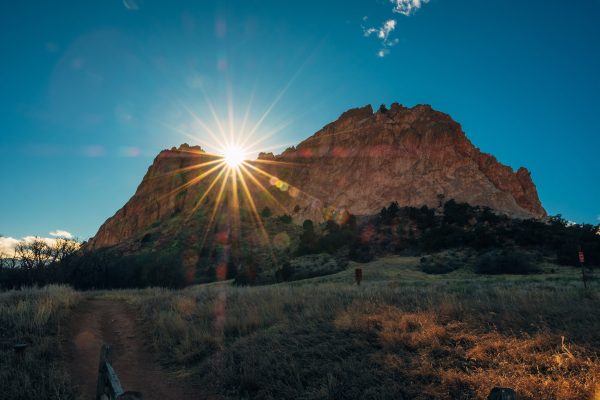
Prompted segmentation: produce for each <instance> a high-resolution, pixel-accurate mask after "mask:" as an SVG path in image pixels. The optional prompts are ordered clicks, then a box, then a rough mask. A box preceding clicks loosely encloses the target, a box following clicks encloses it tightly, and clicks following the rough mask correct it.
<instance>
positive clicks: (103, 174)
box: [0, 0, 600, 239]
mask: <svg viewBox="0 0 600 400" xmlns="http://www.w3.org/2000/svg"><path fill="white" fill-rule="evenodd" d="M191 3H194V4H191ZM409 5H413V6H415V7H414V8H413V9H409V8H406V6H409ZM599 20H600V1H598V0H579V1H572V2H565V1H559V0H530V1H526V2H523V1H510V0H486V1H481V0H430V1H429V2H425V1H424V0H423V1H421V2H419V1H415V0H412V1H408V0H394V1H390V0H361V1H334V0H331V1H322V0H321V1H302V2H287V1H267V0H261V1H244V2H241V1H216V2H211V1H208V0H206V1H198V2H187V1H159V0H144V1H142V0H125V1H123V0H114V1H112V0H110V1H109V0H102V1H100V0H98V1H92V0H90V1H60V0H57V1H53V2H46V1H44V2H42V1H28V2H2V4H1V5H0V31H1V32H0V33H1V37H2V39H1V41H0V54H1V55H2V62H1V63H0V106H1V107H2V113H0V138H1V139H0V181H1V187H2V196H0V234H2V235H4V236H11V237H14V238H21V237H24V236H28V235H39V236H48V235H49V232H52V231H56V230H57V229H58V230H66V231H68V232H72V233H73V234H74V235H76V236H77V237H79V238H80V239H87V238H88V237H90V236H92V235H93V234H94V233H95V232H96V230H97V229H98V227H99V226H100V224H101V223H102V222H104V220H105V219H106V218H108V217H110V216H111V215H112V214H113V213H114V212H115V211H116V210H117V209H118V208H120V207H121V206H122V205H123V204H124V203H125V202H126V201H127V200H128V199H129V197H130V196H131V195H132V194H133V193H134V191H135V188H136V187H137V185H138V184H139V182H140V181H141V178H142V177H143V175H144V173H145V171H146V169H147V168H148V166H149V165H150V164H151V162H152V159H153V157H154V156H155V155H156V154H157V153H158V151H159V150H161V149H163V148H169V147H172V146H175V145H178V144H180V143H183V142H189V143H190V144H193V142H194V140H193V139H191V138H190V137H188V136H186V135H184V134H183V133H182V131H184V132H191V131H193V129H194V119H193V118H192V117H191V115H190V113H189V112H188V111H186V109H189V110H190V111H192V112H193V113H195V114H197V115H198V116H200V117H201V118H203V119H205V120H208V121H210V120H211V119H212V117H211V111H210V108H209V107H208V106H207V104H208V103H207V101H206V99H208V100H209V101H210V103H211V104H213V105H214V109H215V112H216V113H217V114H218V115H219V116H220V118H221V119H222V120H223V121H226V120H227V115H228V110H229V109H230V108H231V109H233V115H234V116H235V118H234V119H235V121H234V123H235V124H237V125H236V126H239V124H241V122H242V120H243V119H244V115H245V113H246V110H247V106H248V105H249V104H251V108H250V109H249V112H248V121H249V122H248V124H249V126H253V125H254V124H255V123H257V122H259V121H260V120H261V119H262V124H261V125H260V128H259V129H258V131H257V136H260V135H261V134H262V133H264V132H270V131H273V130H276V133H275V134H274V135H273V136H271V137H269V138H268V139H266V140H265V141H264V142H262V143H261V146H259V149H260V148H265V149H271V148H273V149H274V150H275V151H277V150H281V149H283V148H285V147H287V146H288V145H292V144H295V143H297V142H299V141H300V140H301V139H303V138H306V137H307V136H309V135H311V134H313V133H314V132H316V131H317V130H318V129H320V128H321V127H322V126H323V125H325V124H327V123H328V122H331V121H333V120H334V119H336V118H337V116H338V115H339V114H340V113H341V112H343V111H344V110H346V109H348V108H352V107H358V106H362V105H365V104H369V103H370V104H373V105H374V107H377V106H378V105H379V104H382V103H385V104H388V105H389V104H390V103H392V102H394V101H398V102H400V103H401V104H404V105H408V106H413V105H415V104H418V103H428V104H431V105H432V106H433V107H434V108H436V109H438V110H441V111H444V112H447V113H449V114H450V115H451V116H452V117H453V118H454V119H455V120H457V121H458V122H460V123H461V124H462V126H463V129H464V131H465V132H466V134H467V135H468V137H469V138H470V139H471V140H472V141H473V143H474V144H475V145H476V146H478V147H479V148H481V150H482V151H484V152H488V153H492V154H494V155H495V156H496V157H497V158H498V159H499V160H500V161H501V162H503V163H505V164H508V165H510V166H511V167H513V168H515V169H516V168H518V167H519V166H526V167H527V168H529V169H530V170H531V172H532V175H533V179H534V181H535V183H536V185H537V188H538V191H539V194H540V197H541V200H542V203H543V204H544V206H545V207H546V209H547V211H548V212H549V213H550V214H558V213H561V214H563V216H564V217H566V218H568V219H570V220H573V221H576V222H589V223H598V218H600V185H599V184H598V182H600V161H599V158H598V148H599V145H600V118H599V116H598V114H599V113H600V77H599V74H598V71H600V24H598V21H599ZM389 21H394V22H393V23H392V22H389ZM392 28H393V29H392ZM380 36H381V37H380ZM228 100H231V101H230V102H229V103H230V104H229V103H228ZM266 111H269V112H267V113H265V112H266ZM263 116H264V118H262V117H263ZM213 124H214V123H213ZM196 128H197V126H196ZM194 132H195V135H196V137H197V138H198V140H201V141H210V138H209V137H208V136H207V135H205V134H203V133H202V132H200V130H198V129H196V130H195V131H194Z"/></svg>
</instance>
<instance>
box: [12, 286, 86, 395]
mask: <svg viewBox="0 0 600 400" xmlns="http://www.w3.org/2000/svg"><path fill="white" fill-rule="evenodd" d="M78 300H79V295H78V294H77V293H76V292H75V291H73V290H72V289H70V288H68V287H66V286H47V287H44V288H41V289H37V288H33V289H23V290H19V291H7V292H0V388H1V390H0V398H2V399H11V400H20V399H23V400H25V399H49V400H52V399H74V398H75V391H74V389H73V386H72V385H71V383H70V380H69V377H68V375H67V373H66V371H65V367H64V364H63V359H62V357H63V355H62V353H61V344H60V340H61V338H62V330H61V327H62V323H63V321H64V319H65V318H66V317H67V316H68V312H69V309H70V308H71V307H73V306H74V304H75V303H76V302H77V301H78ZM19 345H26V347H25V348H19V347H20V346H19Z"/></svg>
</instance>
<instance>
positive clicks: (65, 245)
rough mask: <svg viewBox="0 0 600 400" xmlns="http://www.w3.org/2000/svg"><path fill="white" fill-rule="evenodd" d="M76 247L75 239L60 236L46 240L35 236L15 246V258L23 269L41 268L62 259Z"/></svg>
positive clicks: (75, 249)
mask: <svg viewBox="0 0 600 400" xmlns="http://www.w3.org/2000/svg"><path fill="white" fill-rule="evenodd" d="M78 249H79V243H78V242H77V241H76V240H70V239H62V238H60V239H56V240H53V241H47V240H44V239H40V238H35V239H33V240H30V241H23V242H21V243H19V244H18V245H17V247H16V248H15V258H17V259H18V260H19V265H20V266H21V267H22V268H23V269H25V270H30V271H31V270H41V269H44V268H46V267H47V266H48V265H50V264H53V263H56V262H60V261H62V260H64V259H65V258H67V257H68V256H70V255H72V254H74V253H75V252H76V251H77V250H78Z"/></svg>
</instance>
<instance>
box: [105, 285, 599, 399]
mask: <svg viewBox="0 0 600 400" xmlns="http://www.w3.org/2000/svg"><path fill="white" fill-rule="evenodd" d="M112 295H113V296H114V295H118V296H123V297H124V298H126V299H128V300H129V301H131V302H132V303H133V304H135V305H136V306H137V307H138V308H139V310H140V312H141V315H142V317H143V319H144V320H145V321H146V322H145V324H146V328H147V332H148V335H149V339H150V341H151V344H152V346H153V347H154V348H155V349H156V351H157V352H158V354H159V355H160V358H161V360H162V362H163V363H164V364H166V365H168V366H170V367H171V368H172V369H175V370H177V371H178V372H179V374H180V375H183V376H187V377H188V378H190V379H193V380H194V381H196V382H198V383H199V384H200V385H199V386H200V387H202V388H204V389H203V391H204V392H205V393H204V394H211V395H216V396H217V398H228V399H229V398H230V399H234V398H248V399H250V398H251V399H482V398H485V397H486V396H487V394H488V393H489V391H490V389H491V388H492V387H494V386H508V387H513V388H515V389H516V390H517V391H518V392H519V394H520V395H521V396H522V398H524V399H573V400H583V399H597V398H598V396H599V395H600V391H599V390H600V359H599V354H598V350H599V349H600V318H599V316H600V314H599V311H598V310H600V298H599V297H598V296H597V295H596V294H591V293H585V294H584V293H582V291H581V290H580V289H578V288H576V287H574V286H572V285H568V286H563V285H555V286H553V285H551V284H548V282H544V284H543V285H542V284H535V283H531V282H527V283H526V284H523V285H519V284H518V283H515V281H511V282H509V283H507V282H504V281H498V282H496V281H492V282H481V281H476V282H474V283H472V284H466V283H465V282H464V281H461V283H460V285H451V284H448V283H447V282H436V281H432V282H431V283H430V284H429V285H427V286H419V287H412V286H408V285H405V286H402V285H397V284H396V285H394V286H393V287H392V286H389V285H371V286H368V287H360V288H358V287H352V286H349V285H347V284H336V283H322V282H321V283H320V282H315V283H314V284H311V285H308V284H306V285H295V286H289V285H277V286H269V287H254V288H234V287H230V286H227V285H222V286H219V285H213V286H210V287H196V288H189V289H186V290H183V291H167V290H146V291H137V292H134V291H132V292H120V293H119V294H112Z"/></svg>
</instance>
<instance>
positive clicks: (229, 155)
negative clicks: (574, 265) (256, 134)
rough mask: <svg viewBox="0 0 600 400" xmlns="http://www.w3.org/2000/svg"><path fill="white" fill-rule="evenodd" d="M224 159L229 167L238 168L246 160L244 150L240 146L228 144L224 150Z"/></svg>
mask: <svg viewBox="0 0 600 400" xmlns="http://www.w3.org/2000/svg"><path fill="white" fill-rule="evenodd" d="M223 160H224V161H225V163H226V164H227V166H228V167H229V168H237V167H239V166H240V164H241V163H243V162H244V151H243V150H242V149H241V148H240V147H238V146H228V147H226V148H225V149H224V150H223Z"/></svg>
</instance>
